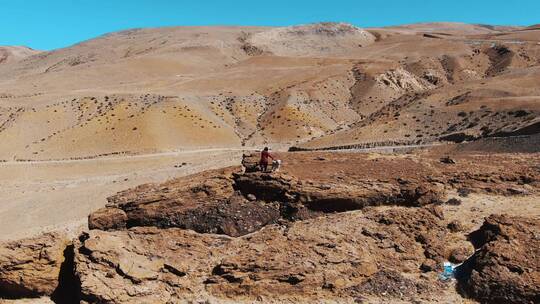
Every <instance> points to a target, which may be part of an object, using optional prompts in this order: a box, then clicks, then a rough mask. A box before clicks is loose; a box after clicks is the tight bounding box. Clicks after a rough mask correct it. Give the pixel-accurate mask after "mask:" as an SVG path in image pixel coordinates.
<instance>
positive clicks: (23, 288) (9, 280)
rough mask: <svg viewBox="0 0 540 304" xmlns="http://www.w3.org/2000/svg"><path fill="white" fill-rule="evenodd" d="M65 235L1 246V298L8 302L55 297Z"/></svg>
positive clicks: (65, 245)
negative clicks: (28, 298) (25, 298)
mask: <svg viewBox="0 0 540 304" xmlns="http://www.w3.org/2000/svg"><path fill="white" fill-rule="evenodd" d="M69 242H70V241H69V240H68V238H67V236H66V235H63V234H60V233H47V234H43V235H41V236H39V237H35V238H29V239H23V240H19V241H12V242H8V243H3V244H1V245H0V296H2V297H8V298H11V297H12V298H18V297H38V296H43V295H48V296H50V295H53V293H54V292H55V290H56V289H57V288H58V285H59V277H60V273H61V267H62V263H64V261H65V256H64V252H65V251H66V248H67V247H68V245H69Z"/></svg>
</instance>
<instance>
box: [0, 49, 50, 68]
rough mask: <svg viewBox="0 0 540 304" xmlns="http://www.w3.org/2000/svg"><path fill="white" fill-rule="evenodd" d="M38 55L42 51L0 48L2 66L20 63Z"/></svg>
mask: <svg viewBox="0 0 540 304" xmlns="http://www.w3.org/2000/svg"><path fill="white" fill-rule="evenodd" d="M38 53H40V51H36V50H33V49H31V48H27V47H24V46H0V64H7V63H12V62H18V61H21V60H23V59H25V58H26V57H28V56H32V55H35V54H38Z"/></svg>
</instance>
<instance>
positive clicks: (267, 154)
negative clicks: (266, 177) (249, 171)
mask: <svg viewBox="0 0 540 304" xmlns="http://www.w3.org/2000/svg"><path fill="white" fill-rule="evenodd" d="M268 158H271V159H274V157H272V155H270V152H268V151H262V152H261V164H268Z"/></svg>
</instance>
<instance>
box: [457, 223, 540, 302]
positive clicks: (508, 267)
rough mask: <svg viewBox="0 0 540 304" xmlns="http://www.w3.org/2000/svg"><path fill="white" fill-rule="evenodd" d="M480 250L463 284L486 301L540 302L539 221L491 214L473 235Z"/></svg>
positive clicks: (473, 259) (468, 290) (476, 297)
mask: <svg viewBox="0 0 540 304" xmlns="http://www.w3.org/2000/svg"><path fill="white" fill-rule="evenodd" d="M471 238H472V241H473V244H475V245H476V246H477V247H479V249H478V250H477V252H476V253H475V254H474V256H473V257H472V258H471V259H470V260H469V261H468V262H467V267H468V270H469V272H470V273H468V274H467V275H464V276H463V278H462V279H461V285H462V287H463V289H464V290H465V292H467V294H468V295H470V296H471V297H473V298H475V299H478V300H479V301H481V302H486V303H540V263H539V257H540V220H539V219H538V218H525V217H515V216H514V217H512V216H507V215H492V216H490V217H488V218H486V220H485V222H484V224H483V225H482V227H481V228H480V229H479V230H478V231H476V232H474V233H473V234H472V235H471Z"/></svg>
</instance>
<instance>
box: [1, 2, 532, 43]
mask: <svg viewBox="0 0 540 304" xmlns="http://www.w3.org/2000/svg"><path fill="white" fill-rule="evenodd" d="M319 21H342V22H349V23H352V24H354V25H357V26H360V27H373V26H386V25H398V24H406V23H416V22H432V21H452V22H466V23H484V24H498V25H503V24H504V25H531V24H536V23H540V0H523V1H516V0H514V1H512V0H504V1H502V0H489V1H488V0H446V1H428V0H424V1H422V0H400V1H398V0H370V1H364V0H324V1H318V0H309V1H304V0H296V1H295V0H288V1H285V0H267V1H256V0H249V1H244V0H238V1H235V0H229V1H227V0H222V1H217V0H215V1H214V0H192V1H180V0H176V1H174V0H78V1H77V0H0V45H26V46H29V47H32V48H35V49H41V50H51V49H55V48H61V47H66V46H69V45H72V44H74V43H77V42H79V41H83V40H86V39H90V38H93V37H96V36H99V35H102V34H104V33H107V32H113V31H118V30H123V29H128V28H135V27H157V26H180V25H277V26H279V25H292V24H302V23H310V22H319Z"/></svg>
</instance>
